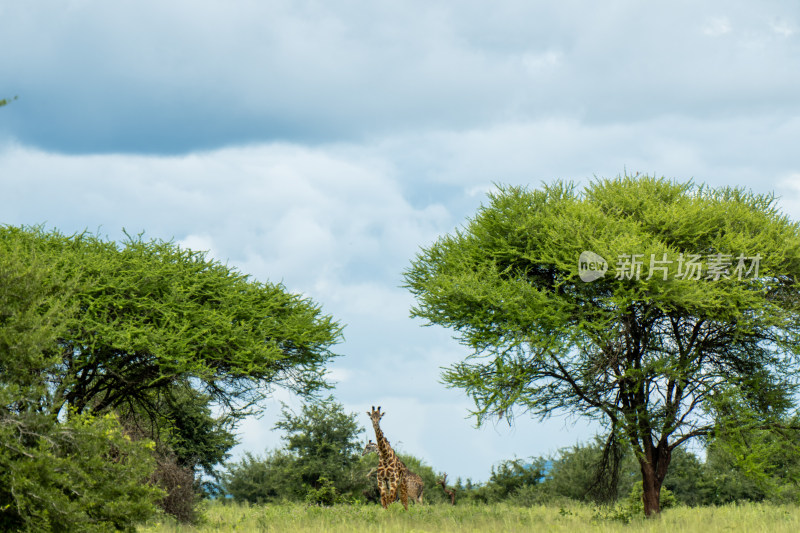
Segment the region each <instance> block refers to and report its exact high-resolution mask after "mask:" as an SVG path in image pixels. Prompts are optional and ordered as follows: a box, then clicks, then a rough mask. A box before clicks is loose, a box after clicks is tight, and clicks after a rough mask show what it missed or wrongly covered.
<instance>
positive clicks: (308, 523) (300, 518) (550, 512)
mask: <svg viewBox="0 0 800 533" xmlns="http://www.w3.org/2000/svg"><path fill="white" fill-rule="evenodd" d="M613 514H614V513H613V512H610V511H608V510H603V509H600V508H597V507H593V506H590V505H582V504H565V505H564V506H559V505H537V506H531V507H516V506H510V505H507V504H495V505H456V506H455V507H453V506H450V505H421V506H411V507H410V509H409V511H408V512H405V511H404V510H403V508H402V506H400V504H397V503H396V504H394V505H393V506H392V507H390V508H389V509H388V510H384V509H382V508H381V507H380V506H379V505H374V504H371V505H336V506H333V507H319V506H310V505H305V504H300V503H297V504H291V503H289V504H266V505H242V504H231V503H221V502H212V503H209V504H208V505H207V506H206V507H205V508H204V512H203V519H202V521H201V522H200V523H199V524H197V525H195V526H188V525H180V524H176V523H175V522H173V521H171V520H167V519H165V520H162V521H156V522H151V523H148V524H147V525H145V526H141V527H140V528H139V529H138V531H139V532H140V533H190V532H211V531H222V532H227V531H236V532H248V531H258V532H282V531H287V532H311V531H314V532H325V533H340V532H341V533H344V532H352V531H379V532H382V533H392V532H401V531H402V532H421V531H430V532H434V531H435V532H442V533H447V532H459V533H460V532H467V533H470V532H483V531H492V532H494V531H498V532H499V531H503V532H517V531H548V532H550V531H552V532H559V531H563V532H570V533H576V532H582V531H590V532H617V531H620V532H624V531H637V532H638V531H643V532H670V533H675V532H677V533H681V532H686V533H689V532H702V533H715V532H723V531H746V532H797V531H800V507H797V506H793V505H770V504H760V503H746V504H730V505H725V506H718V507H694V508H691V507H676V508H672V509H666V510H664V511H663V512H662V514H661V516H660V517H659V518H656V519H651V520H647V519H644V518H638V517H637V518H629V519H627V520H620V519H614V518H613V517H612V515H613Z"/></svg>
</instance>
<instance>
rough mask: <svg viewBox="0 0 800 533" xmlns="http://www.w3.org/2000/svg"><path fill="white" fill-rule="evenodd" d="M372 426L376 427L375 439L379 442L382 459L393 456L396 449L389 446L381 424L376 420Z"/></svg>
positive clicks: (379, 452)
mask: <svg viewBox="0 0 800 533" xmlns="http://www.w3.org/2000/svg"><path fill="white" fill-rule="evenodd" d="M372 426H373V427H374V428H375V440H376V441H377V444H378V454H379V455H380V456H381V458H382V459H386V458H388V457H391V455H392V454H393V453H394V451H393V450H392V447H391V446H389V441H387V440H386V437H384V436H383V431H381V428H380V426H378V424H377V423H375V422H373V423H372Z"/></svg>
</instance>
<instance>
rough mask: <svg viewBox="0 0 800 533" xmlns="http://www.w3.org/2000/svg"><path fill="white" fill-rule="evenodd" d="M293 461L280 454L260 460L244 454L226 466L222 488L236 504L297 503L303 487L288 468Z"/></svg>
mask: <svg viewBox="0 0 800 533" xmlns="http://www.w3.org/2000/svg"><path fill="white" fill-rule="evenodd" d="M294 460H295V458H294V457H293V456H291V455H289V454H288V453H286V452H285V451H283V450H274V451H271V452H268V453H267V454H266V455H265V456H263V457H260V456H257V455H253V454H251V453H249V452H248V453H245V454H244V456H243V457H242V458H241V459H240V460H239V461H234V462H231V463H229V464H227V465H226V472H225V474H224V475H223V478H222V479H223V481H222V487H223V489H224V490H225V492H226V493H227V494H229V495H231V497H233V499H234V500H236V501H241V502H249V503H255V504H260V503H264V502H274V501H281V500H297V499H298V498H299V496H300V494H301V490H302V489H301V487H302V486H303V484H302V481H301V480H300V478H299V476H298V475H297V473H296V472H295V471H294V469H293V468H292V466H293V465H294Z"/></svg>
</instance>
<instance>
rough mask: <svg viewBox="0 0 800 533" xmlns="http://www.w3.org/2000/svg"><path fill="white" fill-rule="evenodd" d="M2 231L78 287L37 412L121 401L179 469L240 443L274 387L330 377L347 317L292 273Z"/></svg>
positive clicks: (308, 388)
mask: <svg viewBox="0 0 800 533" xmlns="http://www.w3.org/2000/svg"><path fill="white" fill-rule="evenodd" d="M0 242H5V243H8V246H16V247H19V248H22V249H25V250H26V251H27V252H26V253H27V254H28V256H27V257H28V259H25V260H23V263H24V261H28V260H31V259H32V258H35V259H36V260H37V261H38V262H40V263H42V264H46V265H48V266H49V267H50V268H49V270H47V271H46V276H45V277H44V278H43V281H42V286H43V287H44V288H48V287H53V286H54V284H55V283H56V282H58V283H62V284H64V285H67V286H69V288H70V290H69V292H68V293H65V294H63V297H64V298H65V299H66V304H65V305H67V306H68V307H69V309H70V312H69V313H63V316H62V317H61V319H60V321H59V323H58V324H57V326H58V329H57V331H58V333H57V335H51V336H54V337H56V339H57V340H56V344H55V345H54V346H50V347H48V348H47V351H46V354H45V355H46V356H47V358H48V361H49V362H50V363H51V364H48V365H43V366H42V367H41V369H39V370H38V371H37V373H36V375H37V376H38V379H41V380H42V382H43V383H44V384H45V385H46V386H45V387H43V388H42V389H41V391H40V392H41V396H40V397H38V398H37V400H36V401H37V405H38V407H37V409H39V411H40V412H42V413H46V414H47V415H48V416H50V417H51V418H52V419H53V420H63V419H64V418H69V417H76V416H81V415H84V414H85V415H94V414H100V413H109V412H114V413H116V414H118V415H119V416H120V418H121V419H122V422H123V423H124V424H126V425H127V426H128V429H129V430H130V429H131V427H130V426H131V424H134V425H135V426H136V430H137V431H135V432H134V433H135V434H137V435H139V436H144V437H146V438H150V439H154V440H156V441H160V442H163V443H164V444H165V445H166V447H167V448H169V449H168V450H167V452H169V453H173V454H174V455H175V459H176V461H177V464H178V466H180V467H183V468H187V469H191V470H192V471H194V469H195V467H200V466H201V467H203V468H204V469H206V470H209V469H210V468H211V467H212V466H213V465H214V463H217V462H219V461H220V460H222V459H223V458H224V457H225V456H226V452H227V450H228V449H229V448H230V447H231V446H232V445H233V443H234V440H233V438H232V437H231V435H230V434H229V433H228V430H229V429H231V428H232V426H233V424H234V423H235V422H236V421H237V420H238V419H240V418H241V417H243V416H245V415H246V414H248V413H249V412H252V410H253V409H255V406H256V403H257V402H258V401H259V400H261V399H263V398H264V397H265V396H267V395H268V394H270V392H271V391H272V390H273V389H274V387H276V386H281V387H284V388H286V389H289V390H291V391H293V392H296V393H298V394H300V395H303V396H308V395H312V394H313V393H314V392H316V391H318V390H320V389H324V388H326V387H327V384H326V382H325V380H324V372H325V364H326V362H327V361H328V360H329V359H330V358H332V357H334V356H335V354H333V353H332V352H331V351H330V349H331V347H332V346H333V345H334V344H336V343H337V342H338V341H339V340H340V338H341V326H339V324H338V323H337V322H336V321H334V320H333V319H332V318H331V317H330V316H328V315H325V314H323V313H322V311H321V309H320V307H319V305H317V304H316V303H314V302H313V301H311V300H310V299H307V298H304V297H301V296H299V295H296V294H292V293H290V292H288V291H287V290H286V288H285V287H283V286H282V285H280V284H271V283H262V282H257V281H254V280H252V279H250V278H249V277H248V276H246V275H244V274H241V273H239V272H237V271H236V270H234V269H232V268H230V267H228V266H226V265H223V264H221V263H219V262H217V261H212V260H209V259H207V258H206V257H205V255H204V254H203V253H199V252H194V251H191V250H185V249H181V248H180V247H178V246H177V245H175V244H174V243H172V242H164V241H158V240H153V241H146V240H144V239H142V237H141V236H138V237H129V238H128V240H127V241H126V242H124V243H122V244H117V243H115V242H112V241H107V240H104V239H102V238H100V237H98V236H96V235H92V234H89V233H82V234H77V235H71V236H66V235H63V234H61V233H59V232H57V231H51V232H47V231H44V230H43V229H42V228H38V227H33V228H31V227H23V228H17V227H11V226H0ZM60 280H63V282H62V281H60ZM49 331H50V333H52V331H55V329H52V328H51V330H49ZM15 356H16V355H15V353H13V352H12V353H11V355H10V357H12V358H13V357H15ZM20 375H21V376H27V375H31V373H30V372H28V371H27V370H26V371H24V372H20ZM14 379H16V378H15V377H14V376H12V375H11V374H3V375H0V381H3V382H9V383H11V382H13V381H14ZM211 406H216V407H217V411H218V412H219V413H221V415H220V417H221V418H216V417H214V418H212V416H211V409H210V407H211ZM142 428H145V429H146V431H145V434H144V435H141V431H139V430H141V429H142ZM184 485H185V484H184Z"/></svg>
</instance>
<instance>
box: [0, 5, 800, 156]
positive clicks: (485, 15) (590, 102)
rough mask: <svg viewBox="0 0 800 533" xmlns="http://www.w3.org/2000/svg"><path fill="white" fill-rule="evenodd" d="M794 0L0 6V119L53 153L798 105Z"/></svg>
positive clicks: (168, 149) (8, 131)
mask: <svg viewBox="0 0 800 533" xmlns="http://www.w3.org/2000/svg"><path fill="white" fill-rule="evenodd" d="M797 6H798V5H797V4H796V3H793V2H778V1H772V2H760V3H758V4H753V3H746V2H715V3H703V4H702V6H697V5H696V4H695V3H689V2H677V3H675V2H671V3H662V4H655V3H647V4H642V3H639V2H633V1H623V2H610V3H609V2H604V3H601V4H600V3H598V4H587V3H585V2H559V3H557V4H556V3H535V4H533V3H528V2H499V3H496V4H493V5H491V6H487V5H486V4H485V3H483V2H463V3H461V2H459V3H458V4H452V3H444V2H441V3H436V2H434V3H430V2H424V3H423V2H418V3H403V4H402V7H398V6H397V5H394V6H392V5H389V4H385V3H370V2H336V3H330V2H277V1H276V2H241V3H237V4H236V6H235V7H232V6H231V5H230V4H228V3H222V2H219V3H196V2H168V3H167V2H155V1H142V2H113V3H109V2H100V1H74V2H70V3H64V2H36V3H11V4H6V5H5V6H4V7H3V8H2V12H1V13H0V49H2V50H4V52H5V53H3V54H2V55H0V72H2V73H3V76H2V80H0V91H3V94H8V95H13V94H17V95H19V96H20V99H19V100H18V101H17V102H15V104H14V106H13V107H9V108H7V109H6V110H4V116H3V120H2V122H0V132H2V133H3V134H4V135H6V136H12V137H14V138H16V139H17V140H18V141H20V142H22V143H25V144H30V145H36V146H39V147H42V148H45V149H48V150H57V151H65V152H82V153H91V152H117V151H120V152H150V153H180V152H187V151H195V150H202V149H210V148H216V147H221V146H229V145H236V144H242V143H248V142H263V141H274V140H284V141H293V142H300V143H305V144H314V143H324V142H331V141H342V140H350V141H357V140H363V139H367V138H374V137H376V136H377V137H380V136H384V135H387V134H396V133H398V132H415V131H424V130H430V129H455V130H460V129H470V128H480V127H485V126H487V125H491V124H494V123H498V122H505V121H524V120H538V119H542V118H548V117H566V118H573V119H575V120H579V121H581V122H587V123H603V124H607V123H613V122H628V121H636V120H645V119H649V118H654V117H658V116H664V115H672V116H691V117H695V118H697V117H717V118H719V117H729V116H732V115H743V114H744V115H748V114H751V115H752V114H761V113H765V112H766V113H770V112H771V113H781V114H784V115H787V114H797V113H798V111H800V105H799V104H798V98H797V97H796V96H795V92H796V87H797V86H798V85H800V68H798V67H800V64H799V62H800V59H798V58H800V53H798V52H800V8H798V7H797Z"/></svg>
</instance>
